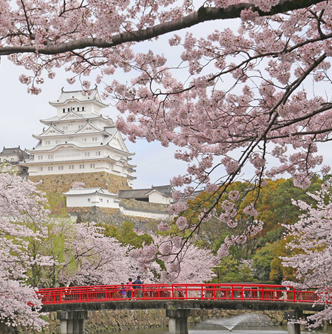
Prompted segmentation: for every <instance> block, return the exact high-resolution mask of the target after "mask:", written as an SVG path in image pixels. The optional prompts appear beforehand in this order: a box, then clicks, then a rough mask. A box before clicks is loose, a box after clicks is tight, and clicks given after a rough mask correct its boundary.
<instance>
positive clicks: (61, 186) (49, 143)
mask: <svg viewBox="0 0 332 334" xmlns="http://www.w3.org/2000/svg"><path fill="white" fill-rule="evenodd" d="M50 105H51V106H53V107H55V108H56V115H55V116H53V117H51V118H48V119H42V120H40V122H41V123H42V124H44V125H45V127H44V129H43V131H42V133H41V134H37V135H33V137H34V138H35V139H37V140H38V143H37V145H36V146H35V147H34V148H33V149H32V150H27V152H28V153H30V154H31V158H30V159H29V160H27V161H26V162H25V163H23V164H22V165H24V166H26V167H28V168H29V179H30V180H31V181H33V182H38V181H42V184H41V186H40V187H41V188H42V189H43V190H44V191H47V192H49V191H53V192H59V193H63V192H66V191H68V190H69V189H70V187H71V186H72V184H73V183H74V182H84V183H85V186H86V188H94V187H101V188H102V189H107V190H108V191H109V192H110V193H117V192H118V190H119V189H131V187H132V182H133V180H134V179H135V177H133V176H132V174H133V172H135V169H134V168H135V167H136V166H134V165H131V164H130V160H131V156H133V155H134V153H130V152H129V151H128V149H127V147H126V145H125V143H124V139H123V138H122V135H121V133H120V132H119V131H118V130H117V129H116V127H115V125H114V122H113V120H112V119H111V118H110V117H108V116H104V115H103V114H102V109H103V108H106V107H107V106H108V105H106V104H104V103H103V102H102V101H101V98H100V96H99V93H98V90H97V88H95V89H92V90H91V91H90V92H89V93H87V92H84V91H64V90H63V89H62V91H61V94H60V97H59V98H58V100H56V101H54V102H50Z"/></svg>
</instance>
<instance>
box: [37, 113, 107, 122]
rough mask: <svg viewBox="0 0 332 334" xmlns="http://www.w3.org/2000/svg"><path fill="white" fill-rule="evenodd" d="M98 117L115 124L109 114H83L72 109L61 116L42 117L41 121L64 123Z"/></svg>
mask: <svg viewBox="0 0 332 334" xmlns="http://www.w3.org/2000/svg"><path fill="white" fill-rule="evenodd" d="M97 118H100V119H102V120H103V121H106V122H107V123H109V124H111V125H114V122H113V120H112V118H110V117H108V116H104V115H102V114H99V115H97V114H81V113H79V112H76V111H73V110H72V111H70V112H69V113H66V114H63V115H61V116H53V117H50V118H47V119H41V120H40V122H41V123H43V124H45V125H48V124H50V123H52V122H53V123H55V122H60V123H63V122H68V121H71V122H75V121H82V120H85V119H86V120H89V119H97Z"/></svg>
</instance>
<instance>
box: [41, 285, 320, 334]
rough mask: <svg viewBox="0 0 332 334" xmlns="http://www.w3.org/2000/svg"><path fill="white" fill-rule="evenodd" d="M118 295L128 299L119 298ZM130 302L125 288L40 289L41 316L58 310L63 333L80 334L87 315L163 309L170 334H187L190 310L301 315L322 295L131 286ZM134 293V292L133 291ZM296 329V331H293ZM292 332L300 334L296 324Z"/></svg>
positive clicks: (258, 288) (273, 289)
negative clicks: (288, 311) (97, 312)
mask: <svg viewBox="0 0 332 334" xmlns="http://www.w3.org/2000/svg"><path fill="white" fill-rule="evenodd" d="M121 287H122V291H124V292H125V293H126V294H125V295H122V294H121ZM133 287H134V290H133V293H132V297H131V298H129V297H128V295H127V293H128V286H126V285H125V286H121V285H101V286H80V287H68V288H51V289H40V290H39V291H38V294H39V296H40V298H41V299H42V302H43V310H42V311H44V312H51V311H58V319H60V320H61V334H72V333H78V334H83V333H84V319H86V318H87V314H88V311H93V310H106V309H112V310H116V309H156V308H162V309H166V316H168V317H169V319H170V322H169V330H170V333H171V334H187V333H188V327H187V318H188V316H189V315H190V310H191V309H213V308H221V309H250V310H293V312H294V317H296V318H298V317H299V316H302V315H303V310H310V311H319V310H322V309H323V308H324V304H323V303H320V300H321V298H320V297H321V295H318V294H317V293H315V292H314V291H306V290H296V289H294V288H293V287H287V290H286V289H285V287H284V286H281V285H262V284H252V283H251V284H238V283H237V284H229V283H227V284H210V283H208V284H172V285H167V284H144V285H142V286H139V287H141V289H138V287H137V288H136V287H135V286H134V285H133ZM135 288H136V289H135ZM294 326H295V327H294ZM294 326H293V327H292V328H293V329H294V331H293V332H292V333H299V326H298V327H297V326H296V325H294Z"/></svg>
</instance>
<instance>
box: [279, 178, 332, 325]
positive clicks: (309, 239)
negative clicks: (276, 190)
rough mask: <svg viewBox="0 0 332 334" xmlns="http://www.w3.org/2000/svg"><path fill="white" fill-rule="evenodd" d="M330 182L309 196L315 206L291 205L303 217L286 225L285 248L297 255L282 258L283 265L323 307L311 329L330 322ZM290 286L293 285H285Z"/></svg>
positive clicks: (331, 194)
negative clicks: (290, 270) (314, 291)
mask: <svg viewBox="0 0 332 334" xmlns="http://www.w3.org/2000/svg"><path fill="white" fill-rule="evenodd" d="M331 181H332V180H330V181H327V182H325V183H324V184H323V185H322V189H321V190H320V191H317V192H316V193H315V194H309V195H310V196H311V197H312V198H313V199H314V200H315V201H316V203H315V205H309V204H307V203H305V202H303V201H299V200H298V201H295V200H294V201H293V204H294V205H296V206H298V207H299V208H300V209H301V210H302V211H303V214H302V215H301V216H300V220H299V221H298V222H297V223H295V224H294V225H286V227H287V229H288V231H289V236H290V237H291V238H292V241H291V242H289V243H288V245H287V246H288V247H289V248H290V249H293V250H297V251H296V253H298V254H296V255H293V256H291V257H284V258H282V259H283V265H284V266H287V267H292V268H295V269H296V273H297V279H298V280H299V282H301V283H300V284H297V283H295V286H299V287H301V288H312V289H316V291H317V292H318V296H319V298H320V299H319V303H324V304H325V305H326V307H325V309H324V311H322V312H319V313H317V314H315V315H314V316H311V317H310V320H313V321H314V326H320V325H322V322H323V321H327V320H330V319H332V306H331V304H328V303H327V302H329V303H330V302H331V298H332V257H331V251H332V235H331V229H332V193H331V189H330V182H331ZM287 283H289V284H293V285H294V283H292V282H287Z"/></svg>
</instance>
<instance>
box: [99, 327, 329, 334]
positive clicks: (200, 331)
mask: <svg viewBox="0 0 332 334" xmlns="http://www.w3.org/2000/svg"><path fill="white" fill-rule="evenodd" d="M197 327H200V326H195V327H193V328H190V329H189V334H287V333H288V332H287V327H286V326H273V327H268V328H262V327H259V328H252V327H250V329H246V328H243V327H241V328H240V329H233V330H232V331H231V332H230V331H229V330H226V329H209V328H205V329H204V328H197ZM110 333H113V334H114V333H115V332H108V333H107V334H110ZM116 333H119V334H168V328H155V329H140V330H131V331H121V332H116ZM313 333H315V332H314V331H311V332H309V331H308V330H304V331H301V334H313ZM316 333H317V334H323V333H328V334H331V332H330V331H328V332H327V331H323V330H317V331H316ZM105 334H106V333H105Z"/></svg>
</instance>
